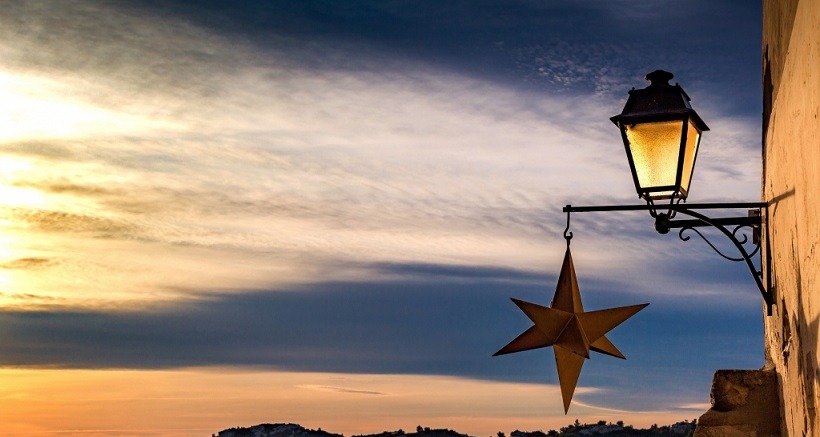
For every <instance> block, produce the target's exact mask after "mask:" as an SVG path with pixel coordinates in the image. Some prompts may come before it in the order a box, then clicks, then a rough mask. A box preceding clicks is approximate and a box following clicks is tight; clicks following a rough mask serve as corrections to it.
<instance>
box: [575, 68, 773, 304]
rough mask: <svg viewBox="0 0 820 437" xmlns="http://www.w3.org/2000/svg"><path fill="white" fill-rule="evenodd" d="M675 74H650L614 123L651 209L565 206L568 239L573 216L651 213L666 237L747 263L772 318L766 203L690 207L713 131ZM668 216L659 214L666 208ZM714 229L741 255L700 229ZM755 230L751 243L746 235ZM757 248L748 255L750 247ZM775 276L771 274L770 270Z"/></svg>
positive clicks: (642, 197) (713, 204)
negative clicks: (704, 145) (697, 241)
mask: <svg viewBox="0 0 820 437" xmlns="http://www.w3.org/2000/svg"><path fill="white" fill-rule="evenodd" d="M672 77H673V75H672V73H669V72H667V71H663V70H656V71H653V72H651V73H649V74H647V75H646V79H647V80H649V81H650V84H649V86H647V87H646V88H643V89H634V88H633V89H632V90H631V91H629V98H628V99H627V101H626V105H625V106H624V109H623V111H622V112H621V113H620V114H618V115H616V116H614V117H612V118H611V119H610V120H612V122H613V123H615V125H616V126H618V128H619V129H620V131H621V138H622V139H623V143H624V148H625V150H626V155H627V159H628V161H629V168H630V170H631V171H632V179H633V181H634V182H635V190H636V191H637V193H638V197H639V198H641V199H644V200H645V201H646V205H608V206H572V205H567V206H566V207H564V210H563V211H564V212H565V213H567V228H566V229H565V230H564V238H566V239H567V244H569V240H570V239H571V238H572V232H569V224H570V214H571V213H573V212H594V211H637V210H641V211H649V214H650V215H651V216H652V217H654V218H655V229H656V230H657V231H658V233H661V234H666V233H668V232H669V230H670V229H680V231H679V232H678V237H679V238H680V239H681V240H683V241H688V240H689V239H690V237H689V236H688V235H684V233H685V232H686V231H692V232H694V233H696V234H697V235H699V236H700V237H701V238H703V240H704V241H706V243H708V244H709V246H710V247H711V248H712V249H713V250H714V251H715V252H717V253H718V254H719V255H720V256H722V257H724V258H726V259H727V260H730V261H737V262H745V264H746V266H747V267H748V268H749V271H750V272H751V274H752V277H753V278H754V280H755V283H756V285H757V287H758V289H759V290H760V293H761V295H762V296H763V300H764V301H765V302H766V306H767V313H768V314H769V315H771V314H772V305H773V304H774V296H773V289H772V287H771V283H770V280H769V281H767V282H769V283H767V284H765V285H764V284H763V272H762V269H758V268H757V267H756V266H755V263H754V261H753V260H752V257H754V256H755V255H756V254H757V253H758V252H759V251H760V248H761V240H762V238H761V235H763V236H766V237H768V233H765V232H762V227H763V225H764V223H765V221H764V220H763V217H766V216H767V215H768V204H767V203H766V202H733V203H698V204H694V203H690V204H687V203H684V202H685V201H686V199H687V197H688V196H689V185H690V183H691V182H692V174H693V171H694V167H695V161H696V159H697V153H698V148H699V146H700V139H701V135H702V133H703V132H705V131H707V130H709V128H708V127H707V126H706V123H704V122H703V120H702V119H701V118H700V116H699V115H698V114H697V112H695V110H694V109H692V106H691V104H690V103H689V101H690V99H689V96H688V95H687V94H686V92H684V91H683V88H681V87H680V85H678V84H675V85H670V84H669V80H670V79H672ZM659 200H669V204H668V205H665V206H661V205H659V204H656V201H659ZM661 208H662V209H664V210H666V212H658V210H660V209H661ZM732 209H746V210H747V215H745V216H734V217H709V216H707V215H706V214H705V213H704V212H703V210H724V211H725V210H732ZM678 213H681V214H684V215H688V216H690V217H693V219H687V220H674V219H675V217H676V216H677V214H678ZM706 226H710V227H713V228H715V229H717V230H718V231H720V232H721V233H722V234H723V235H724V236H726V237H727V238H728V239H729V240H730V241H731V242H732V244H733V245H734V246H735V248H736V249H737V251H738V253H739V255H740V256H739V257H738V256H729V255H726V254H724V253H723V252H721V251H720V250H719V249H718V248H717V247H716V246H715V245H714V244H712V242H710V241H709V240H708V239H707V238H706V236H704V234H702V233H701V232H700V231H699V230H698V229H696V228H699V227H706ZM744 228H747V229H750V230H751V234H752V238H751V239H749V238H747V237H746V235H744V234H743V233H742V232H740V231H741V230H742V229H744ZM748 244H752V245H753V246H754V247H753V249H751V250H747V249H746V247H745V245H748ZM764 247H765V248H766V250H765V253H762V254H761V258H762V259H761V264H763V263H766V265H767V266H770V265H771V264H770V263H771V255H770V252H769V244H766V245H765V246H764ZM767 270H769V271H770V269H767Z"/></svg>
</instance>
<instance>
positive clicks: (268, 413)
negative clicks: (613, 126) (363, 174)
mask: <svg viewBox="0 0 820 437" xmlns="http://www.w3.org/2000/svg"><path fill="white" fill-rule="evenodd" d="M0 387H2V388H0V427H2V429H3V431H4V435H7V436H10V437H13V436H24V435H26V436H28V435H43V436H45V435H62V436H84V437H88V436H92V437H95V436H109V435H112V434H114V435H119V436H143V437H147V436H168V437H187V436H194V435H210V434H214V433H217V432H219V431H221V430H223V429H227V428H231V427H249V426H253V425H257V424H261V423H297V424H299V425H302V426H304V427H306V428H309V429H318V428H321V429H323V430H325V431H329V432H332V433H340V434H344V435H346V436H351V435H355V434H375V433H379V432H382V431H395V430H398V429H404V430H405V431H408V432H411V431H413V430H415V428H416V426H419V425H420V426H424V427H431V428H449V429H454V430H456V431H458V432H460V433H466V434H469V435H474V436H494V435H495V434H496V433H497V432H498V431H503V432H505V433H507V434H509V432H511V431H513V430H516V429H520V430H530V431H534V430H542V431H545V432H546V431H548V430H550V429H558V428H560V427H562V426H566V425H568V424H570V423H572V422H573V421H574V420H575V419H576V418H577V419H578V420H580V421H581V422H582V423H584V422H588V423H592V422H597V421H599V420H606V421H609V422H616V421H618V420H626V422H627V423H628V424H633V425H635V426H640V427H648V426H649V425H651V424H653V423H658V424H671V423H674V422H678V421H681V420H684V419H685V420H691V419H692V418H693V417H695V416H697V415H698V414H699V412H697V411H691V412H685V411H676V412H669V411H658V412H627V411H618V410H611V409H602V408H597V407H593V406H587V405H585V404H583V403H581V402H576V403H575V404H574V405H573V406H572V407H571V409H570V412H569V414H568V415H566V416H565V415H564V414H563V408H562V406H561V397H560V392H559V389H558V388H557V387H556V386H553V385H542V384H519V383H506V382H490V381H481V380H471V379H463V378H455V377H444V376H427V375H366V374H365V375H357V374H334V373H304V372H274V371H259V370H247V369H245V370H242V369H232V368H189V369H179V370H65V369H10V368H5V369H0ZM590 390H593V389H588V388H584V387H579V389H578V391H579V393H580V394H583V393H585V392H590Z"/></svg>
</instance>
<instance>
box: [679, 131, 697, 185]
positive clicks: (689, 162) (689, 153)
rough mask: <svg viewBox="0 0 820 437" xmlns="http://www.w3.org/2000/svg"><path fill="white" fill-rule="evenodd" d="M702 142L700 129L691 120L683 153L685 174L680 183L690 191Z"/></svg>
mask: <svg viewBox="0 0 820 437" xmlns="http://www.w3.org/2000/svg"><path fill="white" fill-rule="evenodd" d="M699 144H700V131H699V130H698V128H697V127H695V124H694V123H692V120H689V127H688V129H687V132H686V151H685V152H684V155H683V174H682V175H681V181H680V185H681V187H683V189H684V190H685V191H686V192H687V193H689V183H690V182H692V170H693V169H694V167H695V156H697V154H698V145H699Z"/></svg>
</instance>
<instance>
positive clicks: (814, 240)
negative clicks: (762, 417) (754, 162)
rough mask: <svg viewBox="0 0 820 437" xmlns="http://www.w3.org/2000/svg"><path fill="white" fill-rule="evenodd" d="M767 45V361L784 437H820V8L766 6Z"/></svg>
mask: <svg viewBox="0 0 820 437" xmlns="http://www.w3.org/2000/svg"><path fill="white" fill-rule="evenodd" d="M762 43H763V99H764V109H763V110H764V113H763V197H764V199H766V200H767V201H768V202H769V211H768V218H767V220H768V224H769V225H768V245H769V246H770V248H771V255H772V263H771V268H770V269H769V271H766V274H767V275H771V280H772V284H773V286H774V287H775V291H774V297H775V302H776V305H775V307H774V310H773V314H772V316H770V317H765V316H764V325H765V345H766V358H767V361H769V362H770V364H772V365H773V366H774V368H775V370H776V372H777V377H778V383H779V387H780V395H781V396H780V398H781V405H780V408H781V415H782V423H783V434H784V435H790V436H820V414H818V411H817V409H818V407H819V406H820V361H818V329H820V118H819V117H820V0H763V41H762ZM764 314H765V313H764Z"/></svg>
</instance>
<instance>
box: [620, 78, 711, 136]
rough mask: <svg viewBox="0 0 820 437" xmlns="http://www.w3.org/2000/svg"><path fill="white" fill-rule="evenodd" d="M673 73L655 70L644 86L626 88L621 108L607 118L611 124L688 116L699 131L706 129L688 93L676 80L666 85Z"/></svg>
mask: <svg viewBox="0 0 820 437" xmlns="http://www.w3.org/2000/svg"><path fill="white" fill-rule="evenodd" d="M673 77H674V75H673V74H672V73H670V72H668V71H664V70H655V71H653V72H651V73H649V74H647V75H646V80H648V81H649V82H650V83H649V85H648V86H647V87H646V88H641V89H635V88H632V89H631V90H630V91H629V98H628V99H627V100H626V105H624V109H623V111H622V112H621V113H620V114H618V115H616V116H614V117H611V118H610V120H612V122H613V123H615V125H620V124H637V123H646V122H653V121H668V120H680V119H682V118H684V117H686V116H688V117H690V119H691V120H692V122H693V123H694V124H695V126H696V127H697V128H698V129H699V130H700V131H701V132H703V131H707V130H709V127H708V126H706V123H704V122H703V120H702V119H701V118H700V116H699V115H698V114H697V112H695V110H694V109H692V105H691V104H690V103H689V102H690V100H691V99H690V98H689V95H687V94H686V91H684V90H683V88H681V86H680V85H678V84H677V83H676V84H675V85H670V84H669V80H671V79H672V78H673Z"/></svg>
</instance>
